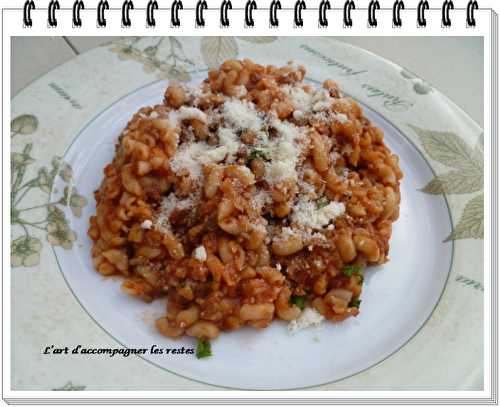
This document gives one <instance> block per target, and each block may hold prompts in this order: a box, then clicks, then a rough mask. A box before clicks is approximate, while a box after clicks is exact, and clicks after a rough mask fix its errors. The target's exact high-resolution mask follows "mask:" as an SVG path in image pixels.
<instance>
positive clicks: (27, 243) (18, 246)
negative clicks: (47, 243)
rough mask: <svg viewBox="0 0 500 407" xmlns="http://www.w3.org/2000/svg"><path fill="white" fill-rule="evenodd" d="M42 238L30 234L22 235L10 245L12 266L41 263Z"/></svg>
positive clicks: (30, 265) (29, 265) (27, 265)
mask: <svg viewBox="0 0 500 407" xmlns="http://www.w3.org/2000/svg"><path fill="white" fill-rule="evenodd" d="M41 249H42V243H41V242H40V240H38V239H37V238H34V237H30V236H21V237H20V238H18V239H16V240H14V241H13V242H12V243H11V246H10V264H11V266H12V267H20V266H24V267H32V266H36V265H37V264H38V263H40V254H39V252H40V250H41Z"/></svg>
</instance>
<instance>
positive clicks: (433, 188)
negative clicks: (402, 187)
mask: <svg viewBox="0 0 500 407" xmlns="http://www.w3.org/2000/svg"><path fill="white" fill-rule="evenodd" d="M410 127H411V128H412V129H413V131H415V132H416V133H417V134H418V136H419V137H420V140H421V141H422V145H423V146H424V149H425V151H426V152H427V154H429V156H430V157H432V158H433V159H435V160H437V161H439V162H441V163H443V164H445V165H448V166H450V167H454V168H456V169H457V170H456V171H450V172H447V173H445V174H441V175H438V176H437V177H436V178H434V179H433V180H432V181H431V182H430V183H429V184H428V185H427V186H426V187H425V188H422V189H421V190H420V191H422V192H425V193H427V194H433V195H437V194H468V193H472V192H476V191H479V190H481V189H483V188H484V173H483V168H484V133H482V134H481V135H480V136H479V139H478V140H477V142H476V145H475V146H474V149H472V148H471V147H470V146H469V145H468V144H467V143H466V142H465V141H464V140H462V139H461V138H460V137H459V136H458V135H456V134H455V133H449V132H437V131H431V130H424V129H421V128H419V127H416V126H411V125H410ZM483 237H484V195H481V196H479V197H476V198H474V199H472V200H471V201H470V202H469V203H468V204H467V206H466V207H465V210H464V213H463V215H462V218H461V219H460V221H459V223H458V225H457V226H456V227H455V229H454V230H453V232H452V233H451V234H450V236H448V237H447V238H446V240H445V242H448V241H450V240H454V239H468V238H475V239H477V238H479V239H481V238H483Z"/></svg>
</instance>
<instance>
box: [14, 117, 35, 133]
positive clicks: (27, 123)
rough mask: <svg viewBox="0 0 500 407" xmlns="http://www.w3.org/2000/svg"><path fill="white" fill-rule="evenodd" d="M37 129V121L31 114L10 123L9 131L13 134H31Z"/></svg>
mask: <svg viewBox="0 0 500 407" xmlns="http://www.w3.org/2000/svg"><path fill="white" fill-rule="evenodd" d="M37 128H38V119H37V118H36V117H35V116H33V115H31V114H23V115H21V116H18V117H16V118H15V119H14V120H12V121H11V122H10V130H11V131H12V132H14V133H16V134H17V133H20V134H25V135H26V134H31V133H34V132H35V131H36V129H37Z"/></svg>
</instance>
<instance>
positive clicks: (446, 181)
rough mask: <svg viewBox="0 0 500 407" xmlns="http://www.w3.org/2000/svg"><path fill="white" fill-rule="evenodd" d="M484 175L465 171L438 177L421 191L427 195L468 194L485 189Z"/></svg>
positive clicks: (451, 172) (452, 172)
mask: <svg viewBox="0 0 500 407" xmlns="http://www.w3.org/2000/svg"><path fill="white" fill-rule="evenodd" d="M483 180H484V178H483V174H478V173H476V172H469V171H464V170H458V171H450V172H447V173H446V174H442V175H438V176H437V177H436V178H434V179H433V180H432V181H431V182H430V183H429V184H428V185H427V186H426V187H425V188H422V189H421V190H420V191H422V192H425V193H426V194H432V195H437V194H468V193H472V192H476V191H479V190H481V189H483Z"/></svg>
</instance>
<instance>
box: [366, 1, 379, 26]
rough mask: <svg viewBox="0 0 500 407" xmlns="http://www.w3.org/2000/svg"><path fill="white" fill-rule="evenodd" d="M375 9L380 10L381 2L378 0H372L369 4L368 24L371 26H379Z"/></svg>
mask: <svg viewBox="0 0 500 407" xmlns="http://www.w3.org/2000/svg"><path fill="white" fill-rule="evenodd" d="M375 10H380V4H379V2H378V0H372V1H370V4H369V5H368V24H369V25H370V27H376V26H377V19H376V18H375Z"/></svg>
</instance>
